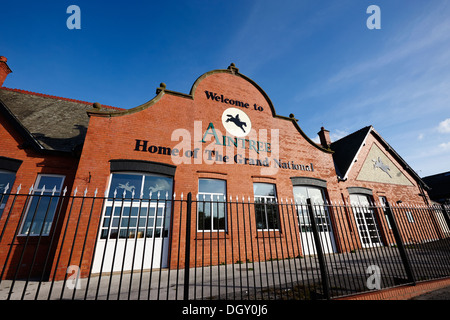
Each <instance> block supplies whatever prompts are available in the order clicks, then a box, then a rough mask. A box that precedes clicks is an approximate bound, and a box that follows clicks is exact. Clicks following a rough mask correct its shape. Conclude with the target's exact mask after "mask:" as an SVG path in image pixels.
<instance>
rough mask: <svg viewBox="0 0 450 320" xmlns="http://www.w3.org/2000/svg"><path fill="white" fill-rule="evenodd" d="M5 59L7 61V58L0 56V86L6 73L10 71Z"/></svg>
mask: <svg viewBox="0 0 450 320" xmlns="http://www.w3.org/2000/svg"><path fill="white" fill-rule="evenodd" d="M6 61H8V59H6V58H5V57H3V56H0V87H2V86H3V82H5V79H6V77H7V76H8V74H10V73H11V72H12V71H11V69H10V68H9V67H8V64H7V63H6Z"/></svg>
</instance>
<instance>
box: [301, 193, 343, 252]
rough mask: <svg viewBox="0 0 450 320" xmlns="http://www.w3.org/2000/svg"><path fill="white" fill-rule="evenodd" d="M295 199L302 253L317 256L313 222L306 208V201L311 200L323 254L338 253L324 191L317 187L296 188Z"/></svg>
mask: <svg viewBox="0 0 450 320" xmlns="http://www.w3.org/2000/svg"><path fill="white" fill-rule="evenodd" d="M294 197H295V201H296V202H297V212H298V218H299V228H300V235H301V245H302V251H303V254H305V255H312V254H316V253H317V250H316V244H315V241H314V235H313V232H312V226H311V220H310V218H309V214H308V210H307V209H308V208H307V206H306V199H308V198H309V199H311V202H312V204H313V208H314V217H315V221H316V225H317V229H318V231H319V237H320V242H321V246H322V251H323V253H333V252H336V244H335V242H334V236H333V229H332V227H331V221H330V214H329V211H328V207H327V206H325V202H324V198H325V194H324V191H323V190H322V189H320V188H317V187H309V186H308V187H307V186H294Z"/></svg>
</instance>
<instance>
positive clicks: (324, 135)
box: [317, 127, 331, 148]
mask: <svg viewBox="0 0 450 320" xmlns="http://www.w3.org/2000/svg"><path fill="white" fill-rule="evenodd" d="M317 134H318V135H319V138H320V144H321V145H322V146H323V147H324V148H329V147H330V145H331V139H330V131H328V130H325V128H324V127H322V128H320V131H319V132H318V133H317Z"/></svg>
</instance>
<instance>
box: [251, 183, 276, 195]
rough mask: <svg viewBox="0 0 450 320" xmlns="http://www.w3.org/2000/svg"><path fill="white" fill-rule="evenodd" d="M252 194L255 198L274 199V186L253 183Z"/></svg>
mask: <svg viewBox="0 0 450 320" xmlns="http://www.w3.org/2000/svg"><path fill="white" fill-rule="evenodd" d="M253 192H254V194H255V197H256V196H265V197H275V196H276V194H275V185H274V184H270V183H254V184H253Z"/></svg>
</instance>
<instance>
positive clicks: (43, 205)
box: [20, 175, 64, 236]
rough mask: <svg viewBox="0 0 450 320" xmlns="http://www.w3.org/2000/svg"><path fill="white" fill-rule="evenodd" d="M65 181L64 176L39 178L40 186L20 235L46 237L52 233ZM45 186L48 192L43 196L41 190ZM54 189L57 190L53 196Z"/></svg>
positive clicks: (34, 193) (35, 192)
mask: <svg viewBox="0 0 450 320" xmlns="http://www.w3.org/2000/svg"><path fill="white" fill-rule="evenodd" d="M63 181H64V177H62V176H50V175H39V176H38V186H37V188H36V189H35V191H34V192H33V197H32V199H31V203H30V206H29V208H28V210H27V214H26V216H25V219H24V223H23V225H22V230H21V232H20V234H23V235H34V236H37V235H41V234H42V235H44V236H46V235H48V234H49V233H50V229H51V227H52V222H53V217H54V215H55V213H56V209H57V205H58V200H59V194H60V191H61V187H62V184H63ZM44 186H45V190H46V191H45V192H44V193H43V194H42V195H41V190H39V189H42V188H43V187H44ZM53 188H56V192H55V193H54V196H52V193H53V192H52V190H53Z"/></svg>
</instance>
